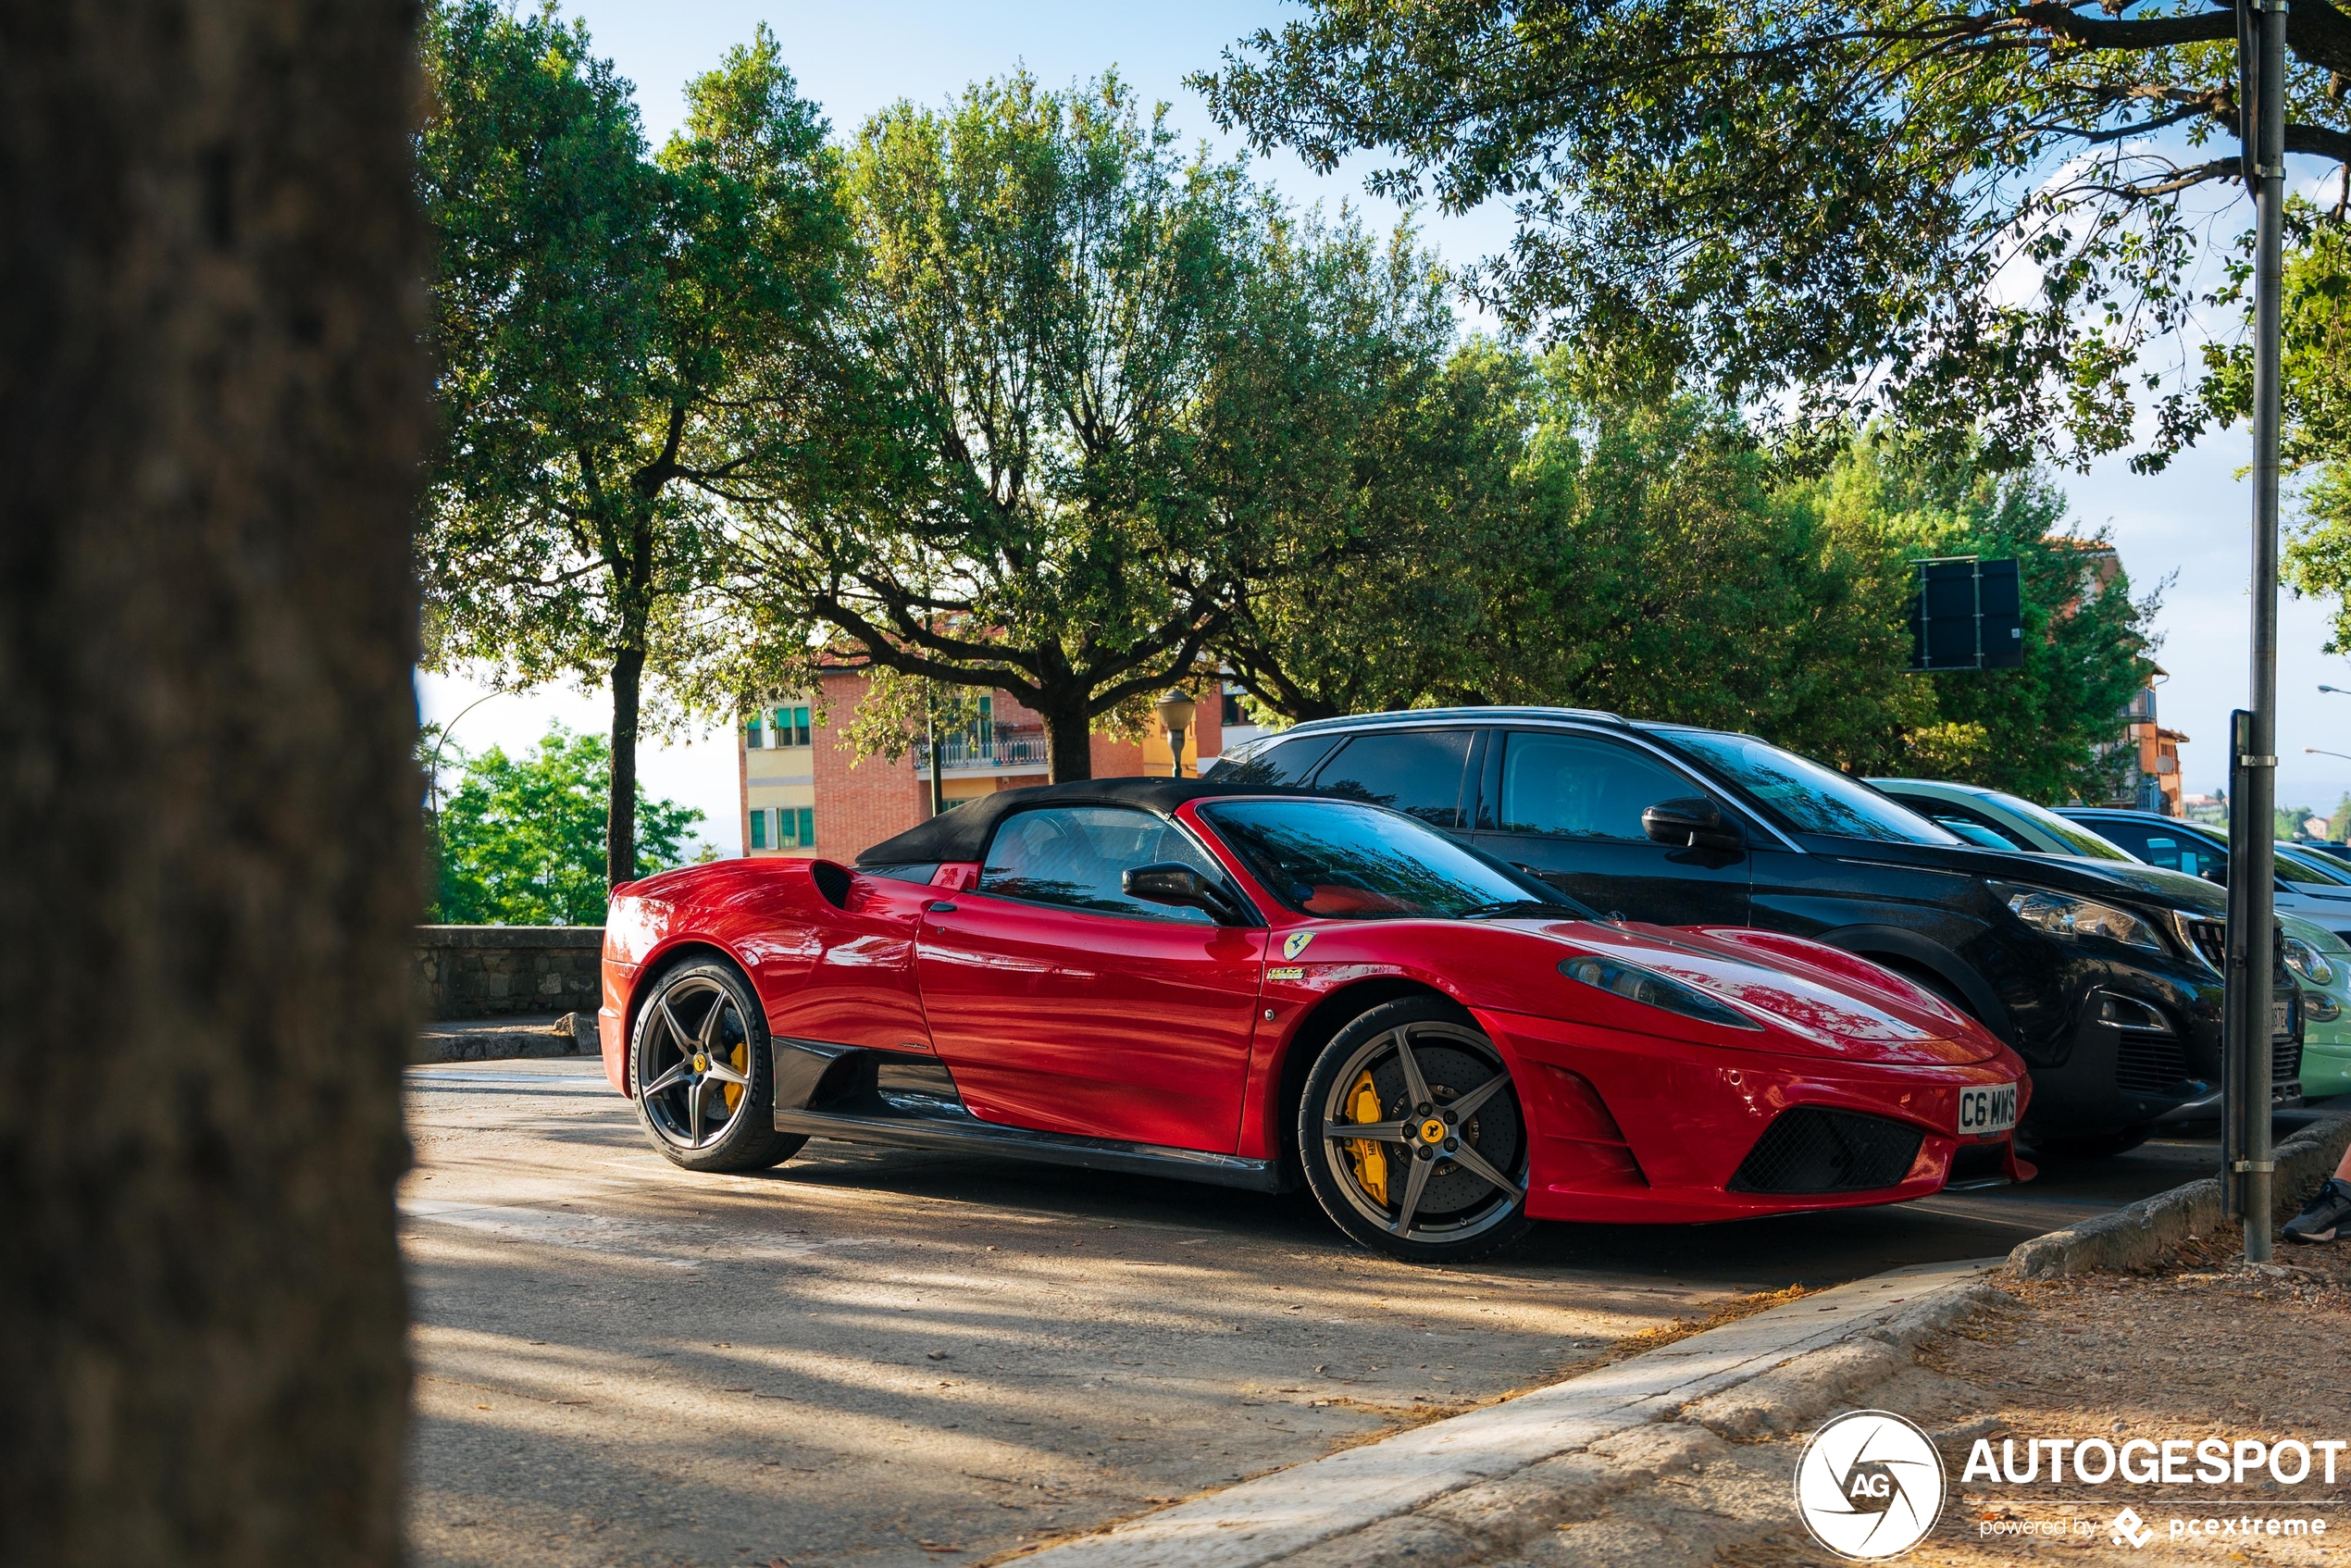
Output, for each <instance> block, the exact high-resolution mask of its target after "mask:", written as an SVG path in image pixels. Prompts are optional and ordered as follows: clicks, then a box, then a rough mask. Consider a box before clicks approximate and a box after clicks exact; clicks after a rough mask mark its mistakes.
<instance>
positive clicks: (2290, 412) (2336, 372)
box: [2208, 204, 2351, 653]
mask: <svg viewBox="0 0 2351 1568" xmlns="http://www.w3.org/2000/svg"><path fill="white" fill-rule="evenodd" d="M2289 216H2290V217H2291V218H2293V219H2294V223H2293V233H2294V236H2295V240H2296V243H2295V246H2294V248H2293V250H2292V252H2291V253H2290V255H2288V257H2287V259H2286V265H2285V276H2284V289H2283V301H2282V304H2283V310H2282V319H2281V323H2280V325H2281V328H2282V332H2281V336H2282V339H2283V342H2282V345H2281V346H2282V347H2283V361H2282V363H2283V369H2284V376H2283V386H2282V387H2281V392H2282V394H2283V413H2284V425H2283V429H2282V430H2281V432H2280V435H2281V441H2280V454H2279V455H2280V457H2281V458H2282V459H2283V462H2284V463H2285V465H2286V467H2288V468H2289V469H2298V470H2300V471H2301V474H2302V476H2303V479H2302V482H2301V483H2300V485H2299V486H2298V494H2297V496H2296V499H2297V500H2298V502H2299V506H2298V508H2297V509H2298V511H2299V512H2300V514H2301V515H2300V516H2299V518H2298V519H2296V526H2295V529H2294V531H2293V534H2292V536H2291V537H2290V538H2289V540H2288V541H2287V544H2286V548H2285V552H2284V555H2283V560H2282V561H2281V562H2280V567H2281V573H2280V575H2281V577H2282V578H2283V580H2284V582H2285V585H2286V586H2287V587H2288V588H2290V589H2292V590H2293V591H2295V593H2297V594H2301V595H2306V596H2308V597H2312V598H2322V599H2331V600H2332V601H2333V602H2334V615H2333V620H2332V626H2331V627H2330V628H2329V631H2330V636H2329V638H2328V640H2327V643H2326V652H2328V653H2343V652H2345V650H2346V649H2351V233H2346V232H2345V228H2344V225H2343V224H2342V223H2341V222H2339V221H2329V220H2325V219H2322V218H2320V217H2319V216H2318V215H2316V214H2315V213H2314V212H2313V211H2312V210H2311V209H2310V208H2308V207H2307V206H2305V205H2300V204H2296V205H2295V206H2294V207H2293V208H2292V209H2291V210H2290V214H2289ZM2208 359H2209V361H2210V362H2211V364H2212V366H2213V367H2214V371H2215V374H2214V378H2213V380H2214V385H2215V392H2214V393H2213V403H2214V406H2215V408H2216V410H2217V411H2218V414H2219V416H2220V417H2223V418H2234V417H2242V415H2243V414H2244V413H2245V410H2246V409H2248V408H2250V407H2251V406H2252V392H2253V364H2252V356H2251V355H2250V354H2248V353H2246V352H2245V350H2244V349H2243V348H2241V347H2236V348H2227V349H2220V348H2216V349H2214V350H2211V351H2208Z"/></svg>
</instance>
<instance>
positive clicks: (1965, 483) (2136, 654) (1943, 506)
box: [1809, 442, 2160, 803]
mask: <svg viewBox="0 0 2351 1568" xmlns="http://www.w3.org/2000/svg"><path fill="white" fill-rule="evenodd" d="M1809 488H1810V490H1811V491H1812V492H1813V493H1814V494H1815V495H1816V496H1817V497H1818V500H1819V504H1821V506H1822V509H1823V511H1824V512H1825V514H1826V515H1827V516H1828V517H1829V518H1830V519H1831V521H1832V522H1833V523H1834V524H1835V526H1837V527H1838V528H1839V529H1841V530H1843V531H1844V532H1846V533H1847V535H1848V537H1853V538H1856V539H1858V540H1865V541H1874V547H1875V548H1876V549H1879V550H1881V551H1883V552H1885V555H1884V559H1885V562H1886V564H1887V566H1889V567H1892V568H1895V569H1897V570H1899V571H1900V573H1901V579H1900V580H1901V585H1902V586H1901V591H1902V592H1903V594H1905V595H1907V594H1908V593H1909V574H1908V567H1907V562H1908V561H1909V560H1910V559H1912V558H1915V557H1922V556H1930V555H1981V556H1984V557H1985V558H1987V559H2000V558H2005V557H2010V556H2012V557H2014V558H2015V559H2016V561H2017V562H2018V574H2019V578H2020V586H2021V590H2022V594H2023V604H2024V667H2023V668H2021V669H2017V670H1984V671H1971V672H1967V673H1947V674H1941V675H1920V676H1909V677H1907V678H1906V681H1907V682H1908V683H1909V685H1910V686H1911V687H1912V688H1913V697H1912V701H1913V702H1914V703H1917V706H1916V707H1915V708H1913V709H1912V710H1911V711H1910V712H1909V713H1908V714H1907V715H1905V716H1904V717H1903V721H1902V723H1901V726H1900V730H1899V733H1898V734H1897V735H1895V736H1892V737H1889V739H1892V740H1895V742H1896V744H1897V746H1898V748H1899V749H1898V750H1897V751H1896V752H1895V753H1893V754H1891V755H1886V756H1885V757H1883V759H1882V760H1880V761H1879V762H1877V763H1876V764H1875V765H1874V767H1875V768H1883V769H1885V770H1887V771H1898V772H1903V773H1909V774H1922V775H1926V776H1929V777H1935V778H1951V779H1956V780H1959V781H1960V782H1964V783H1973V784H1984V785H1989V786H1992V787H1994V788H1996V789H2002V790H2010V791H2012V792H2013V793H2016V794H2019V795H2022V796H2024V797H2026V798H2027V799H2030V800H2037V801H2043V802H2047V803H2064V802H2066V801H2069V800H2073V799H2076V798H2078V799H2082V800H2085V801H2100V800H2105V799H2107V798H2108V797H2109V796H2110V794H2111V793H2112V791H2113V789H2114V788H2115V784H2116V781H2117V779H2118V778H2119V773H2120V770H2121V767H2122V766H2123V765H2125V764H2126V763H2127V762H2128V758H2127V757H2125V756H2122V755H2121V754H2119V753H2116V754H2111V755H2109V754H2107V753H2106V748H2108V747H2110V746H2111V745H2112V744H2113V742H2115V741H2116V740H2120V739H2121V735H2122V728H2123V723H2122V719H2121V712H2122V709H2123V708H2124V707H2125V706H2126V705H2127V704H2128V703H2130V701H2131V699H2132V697H2133V695H2134V694H2135V693H2136V692H2137V691H2138V690H2139V688H2140V687H2141V686H2142V685H2143V684H2144V683H2145V682H2146V677H2147V674H2148V672H2149V670H2150V668H2151V666H2150V665H2149V663H2148V658H2147V655H2148V653H2150V651H2151V645H2150V643H2149V641H2148V637H2147V632H2146V628H2147V625H2148V623H2149V622H2150V621H2151V620H2152V619H2153V616H2154V615H2155V611H2156V609H2157V606H2158V603H2159V598H2160V589H2159V588H2158V590H2157V591H2154V592H2150V593H2148V594H2147V595H2146V596H2145V597H2143V598H2141V599H2139V600H2136V601H2133V599H2132V598H2131V594H2130V580H2129V579H2128V578H2127V577H2126V576H2124V575H2122V574H2121V571H2120V570H2119V563H2118V562H2117V560H2116V557H2115V556H2114V555H2113V553H2112V546H2111V545H2110V544H2109V543H2108V540H2107V537H2106V535H2105V534H2104V533H2103V532H2096V533H2088V534H2084V533H2082V532H2080V531H2078V530H2076V529H2072V528H2071V527H2070V526H2069V525H2068V523H2067V519H2066V506H2065V498H2064V496H2063V495H2062V494H2061V493H2060V492H2059V491H2058V490H2057V488H2056V487H2055V486H2054V485H2052V484H2050V483H2049V482H2048V481H2047V480H2046V479H2042V478H2040V477H2038V476H2036V475H2034V474H2030V473H2026V474H2013V473H2010V474H2000V473H1994V472H1988V471H1986V469H1985V468H1984V467H1982V466H1981V465H1979V464H1975V463H1971V462H1967V461H1958V462H1953V461H1944V460H1937V459H1935V458H1934V457H1933V456H1931V455H1930V454H1926V453H1924V452H1922V451H1920V450H1919V449H1918V448H1916V447H1915V446H1909V445H1905V444H1903V443H1899V442H1887V443H1884V444H1880V443H1872V442H1858V443H1856V444H1855V445H1854V446H1853V447H1852V448H1851V450H1850V451H1849V452H1848V453H1847V455H1846V456H1845V458H1844V459H1843V460H1842V461H1841V462H1840V463H1839V464H1838V466H1837V467H1836V468H1835V469H1834V470H1833V471H1832V472H1831V473H1830V474H1829V475H1828V476H1827V477H1826V478H1825V479H1823V480H1822V481H1820V482H1819V483H1817V484H1816V485H1813V486H1810V487H1809ZM2109 565H2113V566H2116V567H2117V569H2116V570H2115V571H2114V574H2113V575H2112V576H2111V577H2109V578H2108V579H2105V580H2103V581H2101V579H2100V574H2101V572H2102V571H2104V570H2105V569H2106V567H2107V566H2109ZM1902 657H1904V658H1906V659H1907V657H1908V641H1907V635H1906V638H1905V642H1904V652H1903V654H1902Z"/></svg>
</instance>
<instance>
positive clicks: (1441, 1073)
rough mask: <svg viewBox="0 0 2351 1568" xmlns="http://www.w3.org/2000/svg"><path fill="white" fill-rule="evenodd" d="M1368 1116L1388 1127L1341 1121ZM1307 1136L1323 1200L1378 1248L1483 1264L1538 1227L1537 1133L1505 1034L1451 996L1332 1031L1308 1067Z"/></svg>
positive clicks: (1302, 1117)
mask: <svg viewBox="0 0 2351 1568" xmlns="http://www.w3.org/2000/svg"><path fill="white" fill-rule="evenodd" d="M1415 1081H1417V1082H1418V1083H1419V1084H1420V1086H1421V1087H1422V1088H1424V1089H1426V1091H1427V1098H1426V1099H1425V1100H1422V1099H1420V1098H1419V1097H1418V1096H1417V1095H1416V1094H1415V1093H1414V1092H1413V1089H1412V1085H1413V1084H1414V1082H1415ZM1457 1104H1458V1105H1460V1106H1462V1107H1463V1109H1462V1110H1458V1111H1457V1110H1455V1109H1454V1107H1455V1106H1456V1105H1457ZM1351 1126H1377V1127H1378V1128H1379V1129H1380V1130H1379V1132H1378V1134H1377V1135H1376V1136H1375V1137H1372V1138H1349V1137H1345V1136H1343V1135H1340V1136H1334V1134H1333V1132H1332V1130H1331V1129H1333V1128H1337V1127H1351ZM1424 1128H1426V1129H1430V1130H1434V1131H1437V1133H1439V1135H1440V1136H1439V1137H1438V1138H1437V1139H1429V1138H1428V1137H1426V1136H1425V1134H1424V1130H1423V1129H1424ZM1297 1132H1298V1152H1299V1159H1300V1164H1303V1165H1304V1167H1305V1171H1306V1185H1307V1187H1308V1188H1309V1189H1311V1190H1312V1192H1313V1194H1314V1200H1315V1201H1316V1202H1318V1203H1320V1204H1321V1205H1322V1207H1323V1213H1325V1214H1327V1215H1329V1216H1330V1219H1331V1223H1332V1224H1334V1225H1336V1226H1338V1227H1339V1229H1341V1230H1343V1231H1345V1232H1346V1233H1347V1234H1348V1235H1349V1236H1350V1237H1351V1238H1354V1239H1355V1240H1357V1241H1359V1242H1361V1243H1362V1244H1363V1245H1364V1246H1366V1247H1370V1248H1373V1249H1375V1250H1376V1251H1382V1252H1386V1253H1387V1254H1388V1255H1389V1256H1390V1257H1394V1258H1401V1259H1403V1260H1405V1261H1406V1262H1407V1263H1471V1262H1474V1261H1475V1260H1477V1259H1479V1258H1485V1257H1489V1256H1491V1255H1492V1254H1494V1253H1496V1252H1498V1251H1501V1250H1502V1249H1503V1248H1505V1247H1507V1246H1509V1245H1510V1244H1511V1242H1513V1241H1516V1240H1517V1239H1518V1238H1520V1237H1522V1236H1524V1235H1525V1234H1526V1231H1527V1228H1528V1225H1529V1222H1528V1220H1527V1218H1526V1172H1527V1158H1528V1149H1529V1144H1530V1142H1531V1139H1529V1137H1528V1135H1527V1130H1526V1118H1525V1115H1524V1113H1523V1112H1522V1111H1521V1110H1520V1108H1519V1102H1518V1092H1517V1089H1516V1088H1515V1087H1514V1086H1513V1085H1512V1084H1511V1076H1510V1069H1509V1067H1508V1066H1507V1064H1504V1062H1503V1060H1502V1056H1501V1053H1500V1052H1499V1051H1497V1050H1495V1049H1494V1044H1493V1042H1492V1041H1491V1040H1489V1039H1486V1035H1485V1033H1484V1032H1483V1031H1482V1030H1480V1029H1479V1028H1478V1027H1476V1025H1475V1024H1474V1023H1472V1022H1471V1021H1470V1019H1469V1017H1468V1015H1467V1014H1464V1013H1463V1012H1462V1010H1461V1009H1460V1008H1458V1007H1456V1006H1454V1005H1453V1004H1452V1003H1450V1002H1445V1001H1442V1000H1441V999H1439V998H1437V997H1408V998H1406V999H1404V1000H1402V1001H1400V1002H1387V1003H1386V1004H1384V1005H1382V1006H1379V1007H1375V1008H1373V1009H1372V1010H1371V1011H1370V1012H1368V1013H1366V1014H1363V1015H1362V1017H1360V1018H1357V1019H1355V1020H1354V1021H1353V1022H1352V1023H1350V1024H1349V1025H1347V1026H1346V1027H1344V1028H1342V1029H1340V1030H1339V1031H1338V1033H1337V1034H1336V1035H1334V1036H1332V1037H1331V1040H1330V1043H1329V1044H1327V1045H1325V1046H1324V1047H1323V1049H1322V1051H1321V1052H1319V1053H1318V1054H1317V1055H1316V1057H1315V1059H1314V1065H1313V1067H1312V1070H1310V1071H1309V1072H1308V1074H1307V1076H1306V1089H1305V1092H1304V1094H1303V1095H1301V1096H1300V1100H1299V1108H1298V1127H1297ZM1448 1142H1450V1143H1451V1144H1452V1145H1453V1148H1452V1150H1450V1151H1448V1149H1447V1148H1446V1144H1447V1143H1448ZM1497 1177H1499V1178H1501V1179H1500V1180H1499V1181H1498V1180H1497V1179H1496V1178H1497Z"/></svg>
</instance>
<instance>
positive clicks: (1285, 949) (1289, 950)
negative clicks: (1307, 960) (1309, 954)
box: [1282, 931, 1314, 958]
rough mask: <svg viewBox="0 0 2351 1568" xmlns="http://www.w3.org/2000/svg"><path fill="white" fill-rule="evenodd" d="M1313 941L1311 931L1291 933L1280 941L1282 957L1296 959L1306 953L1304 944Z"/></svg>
mask: <svg viewBox="0 0 2351 1568" xmlns="http://www.w3.org/2000/svg"><path fill="white" fill-rule="evenodd" d="M1312 940H1314V933H1313V932H1312V931H1292V932H1291V933H1290V934H1289V935H1288V936H1287V937H1284V938H1283V939H1282V956H1283V957H1284V958H1296V957H1297V956H1298V955H1299V954H1300V953H1301V952H1305V951H1306V944H1307V943H1308V942H1311V941H1312Z"/></svg>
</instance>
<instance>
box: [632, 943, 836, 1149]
mask: <svg viewBox="0 0 2351 1568" xmlns="http://www.w3.org/2000/svg"><path fill="white" fill-rule="evenodd" d="M628 1098H629V1101H631V1103H633V1104H634V1105H635V1106H636V1107H637V1121H638V1125H639V1126H642V1127H643V1128H644V1129H645V1137H646V1138H647V1139H649V1140H650V1141H651V1142H652V1144H653V1147H654V1148H655V1149H657V1150H659V1151H661V1154H662V1157H663V1158H664V1159H665V1160H667V1161H668V1162H669V1163H670V1164H674V1165H681V1166H683V1167H684V1168H685V1169H687V1170H690V1171H731V1172H740V1171H764V1170H765V1169H767V1168H768V1167H769V1166H771V1165H779V1164H783V1163H784V1162H785V1161H786V1160H789V1159H790V1158H791V1157H792V1156H793V1155H794V1154H797V1153H799V1152H800V1150H801V1146H802V1144H804V1143H806V1142H807V1141H808V1139H805V1138H803V1137H801V1136H800V1135H798V1134H796V1133H784V1132H777V1130H776V1061H775V1056H774V1053H773V1052H772V1051H771V1049H770V1047H769V1045H768V1040H767V1017H766V1014H765V1010H764V1009H763V1008H761V1006H760V1005H759V1000H758V997H757V995H756V994H755V993H754V992H753V990H752V989H751V983H750V982H749V981H747V980H745V979H744V978H743V977H742V974H741V972H740V970H738V969H736V967H735V966H734V965H733V964H727V963H723V962H720V961H718V960H716V959H706V960H703V961H701V962H698V963H693V964H680V965H678V967H677V968H675V969H672V970H670V971H669V972H668V973H667V974H665V975H664V976H662V977H661V978H660V979H658V980H656V981H655V982H654V983H653V991H652V993H651V994H650V995H648V996H647V997H646V998H645V1001H644V1005H643V1006H641V1007H640V1008H639V1009H638V1011H637V1027H636V1030H635V1031H634V1033H633V1035H632V1036H631V1038H630V1039H629V1042H628Z"/></svg>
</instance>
